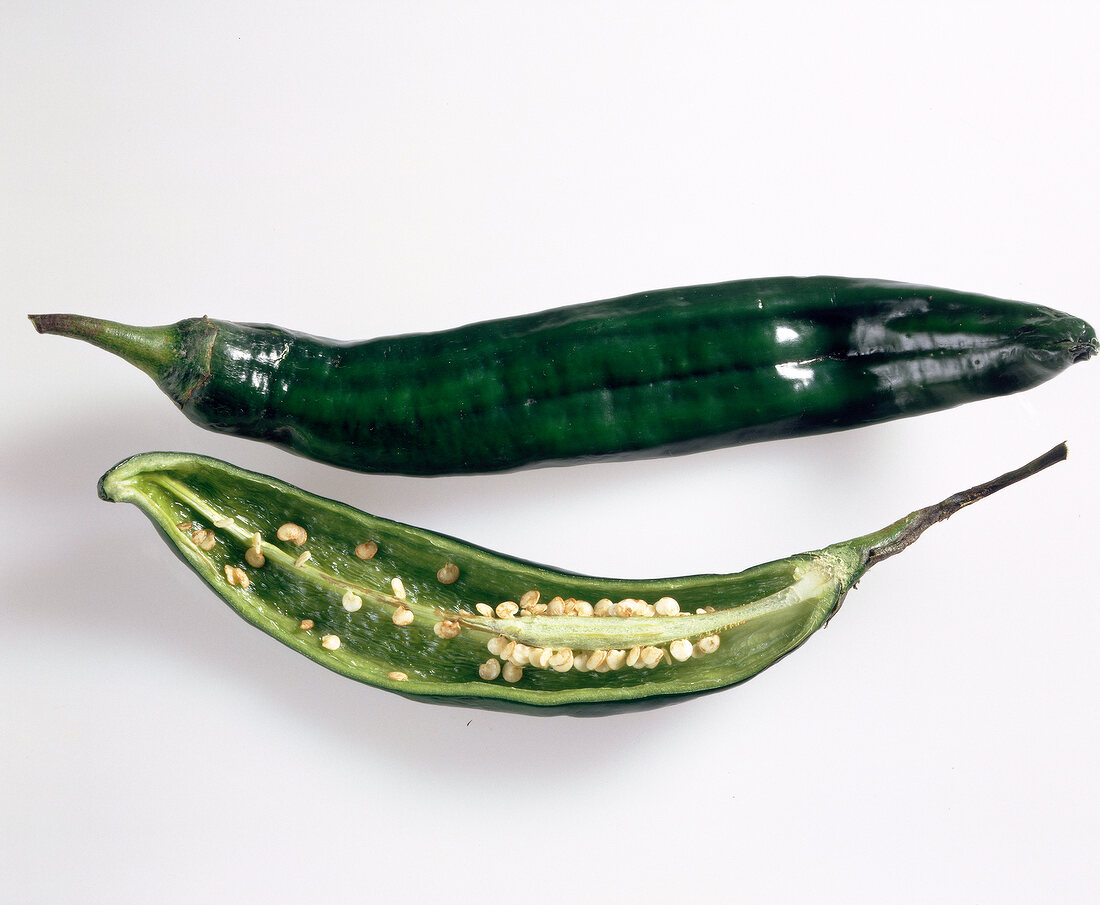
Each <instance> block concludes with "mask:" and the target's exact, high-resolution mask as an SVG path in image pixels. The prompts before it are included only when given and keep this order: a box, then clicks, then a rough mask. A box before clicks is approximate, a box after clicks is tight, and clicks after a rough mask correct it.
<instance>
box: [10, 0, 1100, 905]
mask: <svg viewBox="0 0 1100 905" xmlns="http://www.w3.org/2000/svg"><path fill="white" fill-rule="evenodd" d="M1098 31H1100V16H1098V14H1097V13H1096V11H1095V5H1093V4H1085V3H1076V4H1073V3H1069V4H1057V3H1055V4H1051V3H1048V2H1044V3H1004V2H999V3H988V4H965V3H964V4H959V3H944V4H937V3H922V4H918V5H914V4H904V5H901V4H898V5H895V4H879V3H867V4H860V3H831V4H811V3H807V4H784V3H774V2H773V3H760V4H745V3H726V4H715V3H682V2H676V3H641V2H636V3H561V2H557V3H543V4H535V3H475V2H465V3H460V4H450V3H424V2H422V3H417V2H403V3H396V2H395V3H348V4H337V3H328V4H300V5H299V4H289V3H262V4H261V3H251V4H250V3H232V2H229V3H226V2H218V3H208V4H201V3H174V4H150V3H137V2H134V3H106V2H100V3H87V4H79V3H72V4H62V3H52V2H24V3H18V2H12V3H7V4H4V7H3V28H2V30H0V67H2V70H0V122H2V123H3V129H2V136H3V137H2V139H0V141H2V154H3V159H2V161H0V163H2V168H0V180H2V189H3V205H2V211H0V230H2V235H0V266H2V272H0V299H2V305H3V308H2V317H3V322H2V330H0V335H2V336H3V344H4V346H3V356H2V358H0V367H2V368H3V374H2V383H0V387H2V389H0V392H2V393H3V412H4V417H3V427H2V428H0V429H2V430H3V432H4V435H3V444H2V452H3V468H2V474H0V481H2V482H3V483H2V488H0V489H2V493H3V500H4V504H3V507H4V513H5V517H4V520H3V522H4V526H5V537H4V542H3V544H2V551H0V557H2V568H3V572H2V575H3V589H2V600H0V607H2V608H3V612H2V619H0V625H2V629H0V632H2V638H3V648H2V649H3V654H2V657H0V726H2V728H0V795H2V798H0V808H2V823H0V884H2V889H0V901H3V902H5V903H8V902H11V903H72V902H82V903H100V902H103V903H116V905H123V903H144V902H153V901H155V902H159V903H193V902H215V903H222V902H232V903H251V902H256V903H260V902H262V903H281V902H304V901H316V900H319V899H324V900H327V901H355V902H396V901H402V902H403V901H408V902H442V901H446V902H448V903H468V902H469V903H472V902H484V901H493V900H496V899H501V900H513V899H514V898H519V899H521V900H522V901H525V902H531V903H541V902H559V901H563V900H566V901H574V902H596V901H603V902H612V903H615V902H624V903H625V902H631V903H650V902H654V903H656V902H667V901H680V902H683V901H700V902H714V901H735V900H736V901H745V902H781V903H785V902H798V903H805V902H844V903H863V902H867V903H881V902H891V903H907V902H914V903H916V902H919V903H927V902H966V903H979V902H981V903H984V902H990V903H999V905H1003V903H1013V902H1020V903H1025V902H1028V903H1030V902H1036V901H1047V902H1060V903H1073V902H1085V901H1094V899H1092V895H1093V894H1095V890H1096V888H1097V885H1098V882H1100V867H1098V861H1097V857H1096V853H1097V850H1098V846H1100V817H1098V814H1100V808H1098V797H1100V796H1098V792H1100V783H1098V779H1097V770H1096V766H1097V763H1098V762H1100V731H1098V727H1100V721H1098V718H1097V713H1096V703H1097V688H1098V687H1100V686H1098V682H1100V667H1098V665H1097V655H1096V639H1097V634H1098V630H1100V611H1098V607H1097V594H1096V589H1095V584H1096V583H1095V580H1094V571H1095V567H1096V536H1097V512H1096V509H1097V506H1096V504H1097V499H1098V473H1100V467H1098V466H1100V432H1098V431H1097V427H1096V398H1097V397H1096V391H1097V385H1098V384H1097V381H1098V379H1100V365H1098V364H1097V363H1096V362H1093V363H1091V364H1087V365H1080V366H1076V367H1074V368H1072V369H1071V370H1070V371H1068V372H1067V373H1065V374H1063V375H1062V376H1060V377H1059V378H1057V379H1056V380H1054V381H1052V382H1050V383H1048V384H1046V385H1044V386H1042V387H1040V388H1038V389H1035V390H1032V391H1029V392H1028V393H1025V394H1023V395H1020V396H1015V397H1011V398H1005V399H998V400H993V401H988V402H982V403H977V404H974V405H971V406H968V407H965V408H961V409H956V410H953V411H950V412H946V413H942V414H936V415H930V416H926V417H923V418H917V419H911V420H907V421H901V422H895V423H893V424H888V425H883V426H878V427H874V428H868V429H863V430H858V431H850V432H847V433H842V434H834V435H831V436H827V437H818V438H808V439H803V440H791V441H785V442H777V443H770V444H762V445H756V446H749V447H742V448H739V449H729V450H723V451H718V452H714V453H708V454H703V455H697V456H692V457H687V458H681V459H676V460H666V461H650V462H638V463H628V464H603V465H588V466H583V467H577V468H565V469H561V468H559V469H543V470H533V471H526V472H521V473H516V474H509V475H501V476H479V477H454V478H438V479H429V480H417V479H412V478H401V477H375V476H362V475H354V474H351V473H348V472H341V471H337V470H334V469H331V468H328V467H325V466H322V465H319V464H315V463H311V462H308V461H306V460H304V459H299V458H295V457H293V456H290V455H287V454H286V453H283V452H281V451H279V450H275V449H271V448H267V447H265V446H262V445H260V444H256V443H249V442H245V441H241V440H235V439H231V438H226V437H220V436H216V435H214V434H209V433H206V432H203V431H201V430H199V429H198V428H196V427H194V426H192V425H191V424H190V423H189V422H187V421H186V420H185V419H184V418H183V417H182V416H180V415H179V413H178V412H176V411H175V410H174V408H173V406H172V405H171V404H170V403H169V402H168V401H166V400H165V399H164V398H163V397H162V396H161V395H160V394H159V391H157V390H156V388H155V387H154V386H153V384H152V383H151V382H150V381H149V380H148V379H146V378H145V377H144V376H143V375H141V374H140V373H139V372H137V371H136V370H134V369H133V368H131V367H130V366H128V365H126V364H124V363H123V362H122V361H120V360H118V359H114V358H112V357H110V356H108V355H106V354H105V353H103V352H100V351H98V350H95V349H93V348H92V347H90V346H86V345H83V344H78V343H75V342H71V341H69V340H62V339H58V338H54V337H40V336H37V335H36V334H35V333H34V331H33V330H32V328H31V327H30V325H29V324H28V323H27V321H26V320H25V318H24V315H25V314H27V313H28V312H45V311H57V310H61V311H70V310H71V311H76V312H80V313H85V314H90V315H96V316H101V317H108V318H112V319H117V320H121V321H129V322H136V323H144V324H149V323H166V322H170V321H175V320H178V319H180V318H182V317H185V316H191V315H199V314H204V313H205V314H209V315H210V316H212V317H220V318H224V319H234V320H243V321H262V322H272V323H277V324H281V325H283V326H286V327H290V328H296V329H300V330H304V331H307V332H312V333H316V334H321V335H327V336H334V337H340V338H345V339H356V338H367V337H371V336H376V335H384V334H392V333H401V332H409V331H419V330H428V329H436V328H443V327H448V326H455V325H458V324H460V323H465V322H469V321H474V320H482V319H485V318H490V317H496V316H502V315H508V314H515V313H521V312H532V311H537V310H540V309H543V308H547V307H553V306H557V305H562V304H569V303H573V302H581V301H587V300H591V299H596V298H603V297H608V296H615V295H621V294H625V293H628V292H633V291H640V290H646V289H655V288H660V287H666V286H672V285H682V284H690V283H699V282H708V281H714V280H724V279H737V278H743V277H755V276H772V275H781V274H812V273H835V274H841V275H847V276H873V277H882V278H889V279H898V280H909V281H915V282H923V283H928V284H932V285H941V286H949V287H952V288H957V289H968V290H974V291H978V292H984V293H988V294H992V295H1000V296H1005V297H1010V298H1022V299H1026V300H1029V301H1036V302H1043V303H1046V304H1050V305H1053V306H1055V307H1059V308H1062V309H1064V310H1068V311H1071V312H1073V313H1075V314H1077V315H1079V316H1082V317H1085V318H1087V319H1089V320H1092V321H1093V322H1094V323H1097V322H1100V303H1098V300H1097V249H1098V248H1100V215H1098V213H1097V212H1098V211H1100V180H1098V178H1097V161H1098V160H1100V130H1098V116H1100V104H1098V97H1097V95H1098V91H1097V86H1098V85H1100V54H1098V53H1097V44H1096V35H1097V33H1098ZM1063 439H1065V440H1068V441H1069V443H1070V447H1071V455H1070V460H1069V462H1068V463H1066V464H1063V465H1059V466H1058V467H1056V468H1055V469H1053V470H1051V471H1048V472H1046V473H1044V474H1042V475H1041V476H1039V477H1036V478H1034V479H1032V480H1030V481H1028V482H1026V483H1024V484H1021V485H1018V486H1016V487H1014V488H1012V489H1011V490H1008V491H1005V492H1004V493H1002V494H1000V495H998V496H997V497H995V498H992V499H990V500H988V501H985V502H982V503H981V504H980V505H979V506H975V507H973V508H971V509H968V510H967V511H965V512H963V513H961V514H960V515H958V516H957V517H956V518H955V519H953V520H952V521H951V522H950V523H948V524H946V525H943V526H939V527H937V528H935V529H934V530H933V531H931V532H930V533H929V534H928V535H926V536H925V537H924V538H923V539H922V540H921V541H920V543H919V544H918V545H917V546H915V547H913V548H911V549H910V550H909V551H907V552H906V553H905V554H904V555H903V556H901V557H898V558H896V559H893V560H891V561H890V562H888V563H886V564H884V565H883V566H882V567H881V568H879V569H876V570H875V571H873V572H872V573H870V574H869V575H868V576H867V578H866V579H864V581H863V582H862V583H861V585H860V588H859V589H858V590H857V591H855V592H853V594H852V595H851V596H850V597H849V599H848V602H847V604H846V605H845V607H844V609H843V611H842V612H841V614H840V615H839V616H838V618H837V619H836V620H834V622H833V623H832V624H831V626H830V627H829V628H828V629H827V630H826V631H824V632H823V633H821V634H819V635H817V636H816V637H814V638H813V639H811V641H810V642H809V643H808V644H807V645H806V646H805V647H804V648H803V649H801V650H800V651H798V652H797V653H795V654H794V655H793V656H792V657H790V658H789V659H786V660H784V661H783V662H782V663H780V664H779V665H777V666H776V667H774V668H773V669H771V670H769V671H767V672H766V673H764V674H763V675H761V676H760V677H758V678H756V679H754V680H753V681H751V682H749V683H747V684H746V685H744V686H741V687H739V688H735V689H730V690H727V691H725V692H722V693H720V694H716V695H711V696H709V697H706V698H704V699H700V700H694V701H687V702H684V703H680V704H677V705H675V706H672V707H668V708H665V709H662V710H658V711H655V712H649V713H640V714H633V715H627V716H619V717H611V718H601V719H589V720H585V719H571V718H547V719H539V718H532V717H520V716H511V715H503V714H492V713H483V712H481V711H477V710H461V709H452V708H444V707H432V706H427V705H419V704H413V703H410V702H407V701H405V700H403V699H401V698H398V697H395V696H391V695H388V694H385V693H383V692H380V691H376V690H374V689H372V688H369V687H367V686H361V685H358V684H356V683H354V682H351V681H348V680H346V679H343V678H340V677H338V676H336V675H334V674H330V673H328V672H326V671H325V670H323V669H321V668H319V667H317V666H316V665H315V664H313V663H311V662H309V661H307V660H305V659H303V658H299V657H297V656H296V655H295V654H293V653H292V652H291V651H289V650H287V649H286V648H284V647H282V646H281V645H279V644H277V643H275V642H273V641H271V640H270V639H269V638H267V637H265V636H263V635H262V634H260V633H258V632H256V631H255V630H253V629H252V628H250V627H248V626H247V625H246V624H245V623H244V622H242V621H241V620H239V619H238V618H237V617H236V616H235V615H233V614H232V613H231V612H230V610H229V609H228V608H227V607H225V606H224V605H223V604H222V603H221V601H219V600H218V598H217V597H216V596H215V595H214V594H212V593H211V592H210V591H208V590H207V589H206V588H205V587H203V586H202V584H201V583H200V582H199V581H198V580H197V579H196V578H195V577H194V576H193V575H192V574H190V573H189V572H188V571H187V570H186V569H184V568H183V566H182V565H180V564H179V563H178V562H177V561H176V559H175V558H174V557H173V556H172V554H171V553H170V552H169V551H168V550H167V548H165V547H164V546H163V545H162V543H161V541H160V540H159V539H158V537H157V536H156V535H155V533H154V531H153V530H152V528H151V526H150V525H149V524H148V523H147V522H146V521H145V519H144V518H143V517H142V516H141V514H140V513H139V512H138V511H137V510H136V509H134V508H131V507H123V506H108V505H106V504H104V503H102V502H100V501H99V500H98V499H97V498H96V494H95V484H96V480H97V479H98V478H99V476H100V474H101V473H102V472H103V471H104V470H106V469H107V468H108V467H110V466H111V465H113V464H114V463H115V462H116V461H118V460H119V459H122V458H123V457H125V456H127V455H130V454H132V453H136V452H139V451H144V450H148V449H158V448H159V449H182V450H190V451H195V452H202V453H206V454H211V455H215V456H219V457H221V458H225V459H229V460H231V461H233V462H235V463H237V464H239V465H242V466H245V467H248V468H253V469H257V470H260V471H264V472H268V473H273V474H276V475H278V476H280V477H282V478H284V479H286V480H290V481H292V482H294V483H297V484H300V485H302V486H305V487H307V488H308V489H310V490H313V491H315V492H318V493H322V494H325V495H328V496H333V497H336V498H338V499H342V500H345V501H347V502H350V503H353V504H355V505H357V506H359V507H360V508H364V509H367V510H369V511H372V512H375V513H377V514H380V515H385V516H389V517H393V518H397V519H400V520H402V521H406V522H411V523H413V524H417V525H422V526H425V527H429V528H432V529H435V530H438V531H442V532H445V533H449V534H454V535H457V536H459V537H463V538H465V539H467V540H470V541H474V542H477V543H479V544H482V545H485V546H488V547H491V548H495V549H499V550H503V551H505V552H508V553H511V554H514V555H517V556H521V557H525V558H529V559H534V560H537V561H542V562H549V563H552V564H554V565H558V566H561V567H564V568H569V569H573V570H577V571H582V572H590V573H597V574H605V575H613V576H634V577H642V576H654V575H677V574H687V573H692V572H700V571H734V570H737V569H741V568H744V567H747V566H749V565H752V564H755V563H757V562H760V561H764V560H768V559H773V558H777V557H780V556H785V555H787V554H789V553H793V552H797V551H800V550H804V549H811V548H815V547H818V546H822V545H824V544H827V543H831V542H833V541H837V540H841V539H843V538H846V537H849V536H852V535H855V534H861V533H864V532H866V531H869V530H872V529H875V528H878V527H880V526H882V525H884V524H886V523H887V522H890V521H892V520H893V519H895V518H896V517H898V516H900V515H902V514H904V513H905V512H908V511H910V510H911V509H914V508H916V507H918V506H921V505H925V504H927V503H931V502H934V501H936V500H938V499H940V498H942V497H943V496H945V495H947V494H949V493H951V492H953V491H955V490H958V489H960V488H962V487H965V486H969V485H970V484H973V483H976V482H978V481H981V480H984V479H986V478H989V477H992V476H994V475H996V474H999V473H1001V472H1002V471H1005V470H1007V469H1009V468H1012V467H1015V466H1016V465H1019V464H1021V463H1023V462H1025V461H1027V460H1028V459H1030V458H1032V457H1033V456H1035V455H1037V454H1039V453H1040V452H1042V451H1044V450H1046V449H1047V448H1048V447H1050V446H1052V445H1053V444H1054V443H1056V442H1058V441H1061V440H1063Z"/></svg>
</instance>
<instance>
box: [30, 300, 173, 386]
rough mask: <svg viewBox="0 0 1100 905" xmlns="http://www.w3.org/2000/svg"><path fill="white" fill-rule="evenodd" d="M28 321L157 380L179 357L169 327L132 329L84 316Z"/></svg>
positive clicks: (38, 317) (39, 316)
mask: <svg viewBox="0 0 1100 905" xmlns="http://www.w3.org/2000/svg"><path fill="white" fill-rule="evenodd" d="M28 317H29V318H30V321H31V323H32V324H33V325H34V329H35V330H37V331H38V332H39V333H53V334H55V335H57V336H69V337H72V338H73V339H82V340H84V341H85V342H87V343H91V344H92V345H93V346H98V347H99V348H100V349H105V350H106V351H108V352H113V353H114V354H115V355H118V356H119V357H120V358H124V359H125V360H126V361H128V362H130V363H131V364H133V365H136V366H137V367H139V368H141V370H143V371H144V372H145V373H146V374H148V375H150V376H151V377H154V378H157V377H159V375H160V374H161V373H162V372H163V370H164V369H166V368H168V367H169V366H171V364H172V362H173V359H174V358H175V357H176V355H177V354H178V353H177V346H176V343H175V342H174V338H173V336H172V335H171V331H170V330H169V329H167V328H165V327H131V326H129V325H127V324H119V323H116V322H115V321H108V320H101V319H100V318H96V317H85V316H83V315H80V314H31V315H28Z"/></svg>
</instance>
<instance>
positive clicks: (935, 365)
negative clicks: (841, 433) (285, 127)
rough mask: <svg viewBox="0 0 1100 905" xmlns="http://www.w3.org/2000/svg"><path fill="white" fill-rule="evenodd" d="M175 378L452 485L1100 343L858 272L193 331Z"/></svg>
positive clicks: (329, 443)
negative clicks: (405, 315)
mask: <svg viewBox="0 0 1100 905" xmlns="http://www.w3.org/2000/svg"><path fill="white" fill-rule="evenodd" d="M176 329H178V330H179V337H180V340H179V341H180V342H181V343H182V344H183V346H184V347H185V348H186V349H188V350H190V354H191V357H190V358H189V359H188V360H187V361H186V362H183V361H181V363H180V366H179V369H178V371H179V372H178V373H176V374H174V375H172V376H171V379H167V380H166V379H159V378H158V381H159V382H160V383H161V385H162V387H164V388H165V389H166V390H167V391H168V392H169V393H170V394H172V395H173V396H174V397H175V398H176V400H177V402H178V403H179V404H180V406H181V408H182V410H183V411H184V413H185V414H186V415H187V416H188V417H189V418H190V419H191V420H192V421H194V422H196V423H198V424H200V425H202V426H204V427H207V428H211V429H213V430H218V431H224V432H228V433H233V434H238V435H241V436H246V437H251V438H254V439H259V440H266V441H269V442H273V443H276V444H279V445H282V446H284V447H286V448H288V449H290V450H293V451H294V452H297V453H300V454H302V455H306V456H309V457H312V458H314V459H318V460H321V461H324V462H328V463H331V464H334V465H339V466H343V467H346V468H351V469H355V470H360V471H369V472H390V473H400V474H415V475H434V474H448V473H463V472H492V471H501V470H507V469H514V468H519V467H523V466H529V465H534V464H540V463H543V464H547V463H565V462H570V461H578V460H580V461H584V460H590V459H596V458H606V457H628V458H637V457H646V456H658V455H664V454H672V453H685V452H693V451H698V450H705V449H712V448H717V447H721V446H726V445H733V444H738V443H747V442H753V441H759V440H769V439H774V438H779V437H791V436H798V435H805V434H813V433H819V432H824V431H832V430H837V429H841V428H847V427H853V426H858V425H866V424H873V423H876V422H882V421H887V420H890V419H893V418H899V417H905V416H910V415H917V414H922V413H925V412H931V411H936V410H940V409H946V408H951V407H953V406H956V405H960V404H962V403H965V402H971V401H974V400H978V399H983V398H987V397H991V396H999V395H1004V394H1008V393H1014V392H1017V391H1020V390H1024V389H1027V388H1029V387H1032V386H1035V385H1036V384H1039V383H1042V382H1043V381H1045V380H1048V379H1049V378H1051V377H1053V376H1054V375H1055V374H1057V373H1058V372H1060V371H1061V370H1063V369H1064V368H1066V367H1068V366H1069V365H1070V364H1072V363H1073V362H1075V361H1081V360H1084V359H1087V358H1088V357H1090V356H1091V355H1092V354H1094V352H1095V351H1096V348H1097V346H1096V338H1095V333H1094V332H1093V330H1092V328H1091V327H1090V326H1089V325H1088V324H1086V323H1085V322H1084V321H1081V320H1079V319H1078V318H1075V317H1072V316H1070V315H1067V314H1063V313H1061V312H1058V311H1055V310H1053V309H1050V308H1045V307H1040V306H1035V305H1029V304H1024V303H1019V302H1010V301H1003V300H999V299H994V298H990V297H987V296H980V295H974V294H968V293H960V292H954V291H949V290H944V289H933V288H928V287H922V286H913V285H908V284H903V283H891V282H884V281H876V280H851V279H843V278H838V277H811V278H794V277H785V278H776V279H761V280H746V281H739V282H732V283H718V284H713V285H705V286H694V287H689V288H682V289H668V290H663V291H659V292H649V293H643V294H639V295H633V296H626V297H624V298H620V299H613V300H610V301H603V302H595V303H591V304H587V305H578V306H573V307H568V308H559V309H556V310H552V311H546V312H542V313H539V314H532V315H525V316H521V317H513V318H507V319H503V320H496V321H490V322H486V323H481V324H474V325H470V326H466V327H461V328H458V329H454V330H448V331H444V332H440V333H426V334H416V335H409V336H400V337H392V338H385V339H377V340H374V341H370V342H361V343H337V342H331V341H328V340H322V339H317V338H314V337H310V336H304V335H301V334H296V333H292V332H290V331H287V330H282V329H279V328H277V327H267V326H250V325H239V324H231V323H224V322H218V321H208V320H206V319H202V320H192V321H185V322H182V323H181V324H180V325H178V327H177V328H176Z"/></svg>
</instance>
